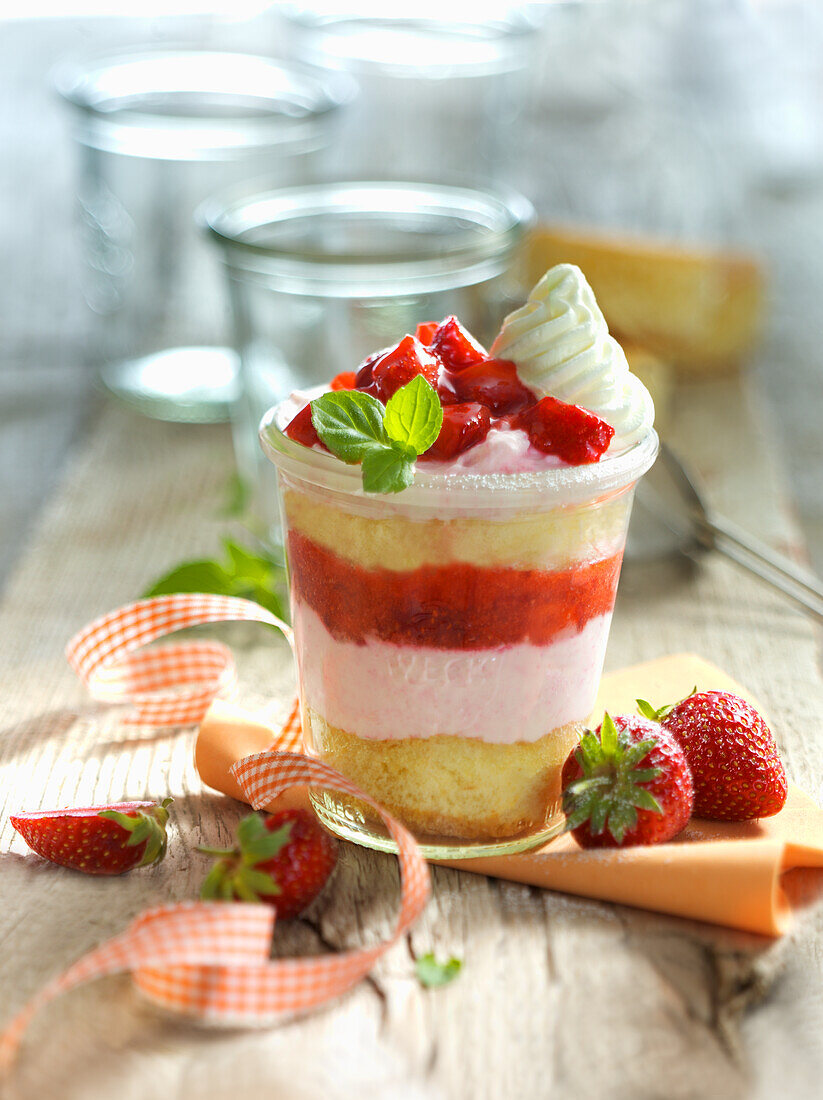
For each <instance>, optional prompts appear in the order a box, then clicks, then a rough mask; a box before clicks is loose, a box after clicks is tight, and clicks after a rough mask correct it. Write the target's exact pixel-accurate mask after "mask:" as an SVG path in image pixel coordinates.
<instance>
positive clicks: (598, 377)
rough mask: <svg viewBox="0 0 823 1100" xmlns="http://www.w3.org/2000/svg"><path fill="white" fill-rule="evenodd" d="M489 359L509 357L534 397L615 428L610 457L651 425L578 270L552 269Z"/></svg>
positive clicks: (650, 408)
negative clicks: (575, 407)
mask: <svg viewBox="0 0 823 1100" xmlns="http://www.w3.org/2000/svg"><path fill="white" fill-rule="evenodd" d="M491 354H492V355H493V356H495V357H496V358H498V359H511V360H512V361H513V362H514V363H515V365H516V367H517V373H518V375H519V377H520V380H521V381H522V382H523V384H524V385H525V386H528V387H529V389H530V390H532V392H533V393H535V394H536V395H537V397H538V398H542V397H549V396H551V397H557V398H559V400H561V401H566V402H568V403H569V404H572V405H582V406H583V408H585V409H589V410H590V411H591V412H593V413H596V414H597V415H598V416H599V417H601V418H602V419H603V420H605V421H606V422H607V423H608V424H611V426H612V427H613V428H614V430H615V436H614V439H613V440H612V444H611V447H610V448H609V449H610V450H611V451H618V450H624V449H625V448H627V447H629V446H631V445H632V444H633V443H636V442H637V440H638V439H641V438H642V437H643V436H645V435H646V434H647V433H648V431H649V429H650V428H651V426H652V424H653V422H654V405H653V403H652V399H651V396H650V395H649V391H648V390H647V389H646V387H645V386H644V385H643V383H642V382H641V381H640V379H639V378H637V377H636V376H635V375H633V374H632V373H631V371H630V370H629V364H628V362H627V361H626V356H625V353H624V351H623V349H622V348H621V347H620V345H619V344H618V342H617V341H616V340H615V339H614V337H613V336H610V335H609V330H608V328H607V326H606V322H605V320H604V318H603V314H602V313H601V312H600V307H599V306H598V304H597V302H596V301H595V298H594V294H593V293H592V289H591V287H590V286H589V284H588V283H587V282H586V278H585V276H584V275H583V272H582V271H581V270H580V268H579V267H575V266H574V264H558V265H557V266H556V267H553V268H551V269H550V270H549V271H547V272H546V274H545V275H544V276H543V278H542V279H541V280H540V282H539V283H538V284H537V286H536V287H535V288H534V290H532V292H531V294H530V295H529V297H528V300H527V301H526V303H525V305H523V306H521V307H520V309H516V310H515V311H514V312H513V313H510V314H509V315H508V317H507V318H506V319H505V321H504V322H503V326H502V328H501V329H500V332H499V334H498V336H497V339H496V340H495V341H494V344H492V349H491Z"/></svg>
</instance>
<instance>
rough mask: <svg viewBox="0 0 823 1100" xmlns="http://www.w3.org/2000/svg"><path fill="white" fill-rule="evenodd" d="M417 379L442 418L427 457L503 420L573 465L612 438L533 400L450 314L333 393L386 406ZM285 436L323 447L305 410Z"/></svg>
mask: <svg viewBox="0 0 823 1100" xmlns="http://www.w3.org/2000/svg"><path fill="white" fill-rule="evenodd" d="M418 374H422V375H423V377H424V378H425V379H426V381H427V382H428V383H429V384H430V385H431V386H432V387H433V388H434V390H435V392H436V393H437V395H438V397H439V398H440V405H441V407H442V408H443V410H444V413H445V415H444V418H443V425H442V428H441V431H440V435H439V437H438V439H437V440H436V441H435V443H434V444H433V445H432V447H431V448H430V449H429V450H428V451H427V452H426V454H425V458H427V459H438V460H441V461H443V460H447V459H449V458H454V457H455V456H456V455H458V454H461V453H462V452H463V451H466V450H468V449H469V448H470V447H474V446H476V445H477V444H478V443H480V442H482V440H484V439H485V438H486V436H487V434H488V432H489V429H490V428H493V427H496V426H500V424H501V421H502V422H504V424H505V426H506V427H507V428H512V429H514V430H522V431H525V432H526V434H527V435H528V437H529V441H530V443H531V444H532V446H533V447H535V448H537V449H538V450H541V451H544V452H545V453H547V454H551V455H556V456H557V457H558V458H560V459H562V460H563V461H564V462H566V463H568V464H569V465H574V466H579V465H582V464H584V463H589V462H597V461H599V459H600V457H601V456H602V455H603V454H604V453H605V451H606V450H607V449H608V446H609V444H610V442H611V440H612V438H613V437H614V429H613V428H612V427H611V425H610V424H608V423H606V421H605V420H601V419H600V417H598V416H596V415H595V414H594V413H592V412H590V411H589V410H587V409H584V408H582V407H580V406H579V405H569V404H566V403H565V402H564V401H559V400H558V399H557V398H555V397H544V398H543V399H542V400H541V401H538V400H537V398H536V397H535V395H534V394H533V393H532V391H531V390H530V389H529V388H528V387H527V386H524V385H523V383H522V382H521V380H520V378H519V376H518V373H517V366H516V364H515V363H513V362H512V361H511V360H508V359H494V358H491V357H490V356H489V355H488V354H487V352H486V351H485V350H484V348H483V347H482V346H481V345H480V344H479V343H478V342H477V341H476V340H475V338H474V337H473V336H472V335H471V333H470V332H468V331H467V330H466V329H464V328H463V327H462V325H461V324H460V322H459V321H458V320H457V318H456V317H454V316H450V317H446V318H445V319H444V320H443V321H441V322H440V323H439V324H437V323H435V322H434V321H423V322H421V323H420V324H419V325H418V326H417V328H416V330H415V335H414V336H410V335H407V336H404V337H403V339H402V340H401V341H400V343H399V344H397V345H396V346H395V347H393V348H383V349H382V350H381V351H377V352H375V353H374V354H373V355H370V356H368V358H366V359H364V360H363V362H362V363H361V365H360V367H359V368H358V369H357V371H356V372H353V371H343V372H342V373H341V374H338V375H337V376H336V377H335V378H334V379H333V380H332V383H331V389H332V391H335V390H350V389H356V390H359V391H360V392H361V393H367V394H369V395H370V396H372V397H375V398H377V400H378V401H380V402H382V403H383V404H384V405H385V404H387V403H388V401H389V399H390V398H391V397H392V396H393V395H394V394H395V393H397V391H398V390H399V389H401V387H403V386H406V385H408V383H409V382H411V381H412V380H413V379H414V378H415V377H416V376H417V375H418ZM450 409H452V410H454V411H453V412H450V411H449V410H450ZM286 434H287V435H288V436H289V438H291V439H293V440H295V441H296V442H298V443H302V444H304V446H307V447H313V446H316V445H317V444H318V443H320V444H321V446H322V445H323V444H322V441H321V440H320V439H319V437H318V434H317V432H316V431H315V429H314V425H313V424H312V419H311V411H310V410H309V409H308V408H306V409H303V410H301V412H299V413H298V414H297V416H295V418H294V419H293V420H292V422H291V423H290V424H289V425H288V427H287V428H286Z"/></svg>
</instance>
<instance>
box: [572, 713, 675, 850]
mask: <svg viewBox="0 0 823 1100" xmlns="http://www.w3.org/2000/svg"><path fill="white" fill-rule="evenodd" d="M562 785H563V810H564V812H565V814H566V820H567V823H568V826H569V828H570V829H571V830H572V832H573V833H574V837H575V839H576V840H577V842H578V843H579V844H580V845H582V847H584V848H614V847H624V848H625V847H628V846H629V845H634V844H660V843H662V842H663V841H665V840H671V839H672V837H674V836H677V834H678V833H679V832H680V831H681V829H683V828H684V827H685V826H686V824H687V823H688V820H689V818H690V817H691V813H692V803H693V800H694V791H693V788H692V777H691V775H690V774H689V767H688V764H687V763H686V757H685V755H684V753H683V751H682V750H681V749H680V747H679V746H678V744H677V743H676V741H675V740H674V739H673V738H672V737H670V736H669V734H667V733H666V732H665V730H663V729H662V727H661V726H660V725H659V724H658V723H657V722H650V721H648V720H647V719H645V718H638V717H637V716H628V717H627V716H624V715H621V714H618V715H616V717H615V718H614V719H612V718H611V717H610V715H608V714H606V715H605V716H604V718H603V722H602V725H600V726H598V728H597V729H596V730H595V731H594V732H592V731H591V730H586V732H585V733H584V734H583V736H582V737H581V738H580V743H579V744H578V745H577V747H576V748H575V749H573V750H572V752H571V753H570V754H569V757H568V759H567V760H566V763H565V764H564V765H563V772H562Z"/></svg>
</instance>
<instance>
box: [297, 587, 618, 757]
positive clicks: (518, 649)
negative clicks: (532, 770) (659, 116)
mask: <svg viewBox="0 0 823 1100" xmlns="http://www.w3.org/2000/svg"><path fill="white" fill-rule="evenodd" d="M610 622H611V614H605V615H599V616H597V617H596V618H593V619H590V620H589V622H587V623H586V625H585V627H584V628H583V629H582V630H581V631H579V632H577V631H570V632H566V633H565V634H564V635H562V636H560V637H558V638H556V639H555V640H554V641H552V643H551V644H549V645H544V646H534V645H528V644H526V645H509V646H505V647H500V648H496V649H480V650H477V649H474V650H451V649H433V648H429V647H421V646H407V645H395V644H393V643H391V642H383V641H378V640H376V639H367V640H366V642H365V643H364V644H357V643H355V642H347V641H340V640H337V639H335V638H333V637H332V635H331V634H330V633H329V632H328V631H327V630H326V628H325V626H324V625H323V623H322V621H321V620H320V618H319V616H318V615H317V614H316V613H315V612H314V611H312V610H311V608H309V607H307V606H306V605H305V604H303V603H298V604H297V606H296V607H295V608H294V624H295V634H296V642H297V652H298V653H299V654H300V666H301V667H300V681H301V690H302V695H303V701H304V703H305V704H306V705H308V706H309V707H311V708H312V709H313V710H316V711H318V712H319V713H320V714H321V715H322V716H323V717H324V718H325V719H326V721H327V722H329V723H330V724H331V725H333V726H336V727H338V728H339V729H343V730H346V731H347V732H348V733H354V734H357V735H358V736H359V737H364V738H368V739H370V740H389V739H395V738H409V737H431V736H434V735H436V734H447V735H452V736H459V737H476V738H479V739H480V740H482V741H488V742H490V743H494V744H513V743H514V742H516V741H536V740H537V739H538V738H540V737H543V736H544V735H545V734H547V733H549V732H550V731H551V730H553V729H556V728H558V727H559V726H564V725H566V724H567V723H569V722H576V721H584V720H585V719H586V718H587V717H588V716H589V714H590V712H591V710H592V707H593V706H594V701H595V697H596V695H597V688H598V683H599V680H600V673H601V670H602V667H603V658H604V655H605V651H606V642H607V641H608V637H609V625H610Z"/></svg>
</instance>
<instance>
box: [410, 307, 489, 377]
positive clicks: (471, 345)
mask: <svg viewBox="0 0 823 1100" xmlns="http://www.w3.org/2000/svg"><path fill="white" fill-rule="evenodd" d="M418 327H419V326H418ZM429 343H430V344H431V349H432V351H434V352H436V353H437V354H438V355H439V356H440V359H441V361H442V363H443V366H444V367H446V369H447V370H450V371H462V370H463V369H464V367H469V366H471V365H472V363H479V362H481V361H482V360H483V359H487V358H488V355H487V353H486V350H485V349H484V348H483V347H481V345H480V344H478V343H477V341H476V340H475V338H474V337H473V336H472V335H471V333H469V332H467V331H466V329H464V328H463V326H462V325H461V324H460V322H459V321H458V320H457V318H456V317H454V316H452V317H447V318H446V319H445V320H444V321H441V322H440V324H439V325H438V326H437V327H436V329H435V331H434V334H433V336H432V337H431V339H430V340H429Z"/></svg>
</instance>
